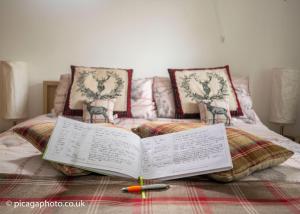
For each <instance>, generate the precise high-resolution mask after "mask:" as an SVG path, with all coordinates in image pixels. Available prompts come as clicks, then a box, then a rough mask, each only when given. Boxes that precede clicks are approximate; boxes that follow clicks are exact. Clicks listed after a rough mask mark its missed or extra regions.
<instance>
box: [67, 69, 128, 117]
mask: <svg viewBox="0 0 300 214" xmlns="http://www.w3.org/2000/svg"><path fill="white" fill-rule="evenodd" d="M71 69H72V83H71V86H70V89H69V92H68V97H67V101H66V104H65V108H64V113H63V114H64V115H66V116H82V108H83V103H84V102H86V101H87V102H91V101H94V100H97V99H98V100H102V99H114V98H116V102H115V107H114V114H117V115H118V117H131V109H130V108H131V102H130V97H131V78H132V72H133V70H131V69H128V70H126V69H112V68H96V67H83V66H71Z"/></svg>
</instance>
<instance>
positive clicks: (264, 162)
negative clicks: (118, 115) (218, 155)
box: [133, 122, 294, 182]
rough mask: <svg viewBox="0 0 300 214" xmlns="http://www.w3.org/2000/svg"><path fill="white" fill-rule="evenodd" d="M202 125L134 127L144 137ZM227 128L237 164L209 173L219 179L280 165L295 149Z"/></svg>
mask: <svg viewBox="0 0 300 214" xmlns="http://www.w3.org/2000/svg"><path fill="white" fill-rule="evenodd" d="M202 126H203V124H201V123H157V122H149V123H145V124H143V125H141V126H139V127H138V128H135V129H133V131H134V132H135V133H136V134H138V135H139V136H141V137H150V136H154V135H161V134H167V133H172V132H178V131H183V130H188V129H191V128H197V127H202ZM226 132H227V138H228V143H229V147H230V153H231V157H232V163H233V168H232V169H231V170H227V171H223V172H217V173H212V174H209V177H210V178H212V179H214V180H216V181H220V182H230V181H234V180H238V179H241V178H243V177H246V176H248V175H250V174H251V173H253V172H255V171H258V170H262V169H266V168H268V167H272V166H276V165H278V164H280V163H282V162H284V161H286V160H287V159H288V158H290V157H291V156H292V155H293V154H294V153H293V152H292V151H289V150H287V149H285V148H283V147H281V146H278V145H275V144H273V143H271V142H270V141H266V140H263V139H260V138H259V137H256V136H254V135H252V134H249V133H247V132H245V131H242V130H238V129H233V128H227V129H226Z"/></svg>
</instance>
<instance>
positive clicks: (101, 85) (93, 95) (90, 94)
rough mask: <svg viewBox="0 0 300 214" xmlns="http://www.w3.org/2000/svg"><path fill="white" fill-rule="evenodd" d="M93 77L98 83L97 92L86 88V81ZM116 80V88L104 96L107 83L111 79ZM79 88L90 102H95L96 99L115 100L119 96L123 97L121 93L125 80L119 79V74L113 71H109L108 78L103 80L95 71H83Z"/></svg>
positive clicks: (78, 82) (79, 78) (78, 84)
mask: <svg viewBox="0 0 300 214" xmlns="http://www.w3.org/2000/svg"><path fill="white" fill-rule="evenodd" d="M89 75H92V77H93V79H94V80H95V81H96V82H97V91H96V92H95V91H93V90H91V89H90V88H88V87H86V86H85V79H86V78H87V76H89ZM110 78H114V79H115V87H114V88H113V89H111V90H110V92H108V93H105V94H103V91H104V90H105V83H106V82H107V81H108V80H109V79H110ZM77 86H78V89H77V91H79V92H80V93H81V94H82V95H84V96H86V97H87V98H88V99H89V100H91V101H94V100H96V99H113V98H116V97H118V96H121V91H122V89H123V88H124V80H122V78H121V77H119V75H118V74H116V73H115V72H112V71H108V72H107V74H106V76H105V77H103V78H100V79H99V78H98V77H97V75H96V72H95V71H83V72H81V73H80V75H79V77H78V80H77Z"/></svg>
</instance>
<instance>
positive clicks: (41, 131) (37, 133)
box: [13, 122, 90, 176]
mask: <svg viewBox="0 0 300 214" xmlns="http://www.w3.org/2000/svg"><path fill="white" fill-rule="evenodd" d="M54 125H55V124H54V122H45V123H37V124H30V125H25V126H21V127H18V128H15V129H13V131H14V132H15V133H17V134H18V135H20V136H21V137H22V138H24V139H25V140H27V141H28V142H30V143H31V144H32V145H33V146H34V147H35V148H37V149H38V150H39V151H40V152H42V153H43V152H44V151H45V149H46V147H47V143H48V141H49V138H50V136H51V133H52V131H53V129H54ZM50 163H51V165H52V166H53V167H54V168H55V169H57V170H58V171H60V172H62V173H64V174H65V175H69V176H78V175H87V174H89V173H90V172H88V171H85V170H82V169H78V168H76V167H71V166H67V165H64V164H59V163H55V162H51V161H50Z"/></svg>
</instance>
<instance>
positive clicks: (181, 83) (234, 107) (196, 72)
mask: <svg viewBox="0 0 300 214" xmlns="http://www.w3.org/2000/svg"><path fill="white" fill-rule="evenodd" d="M168 71H169V75H170V79H171V84H172V88H173V92H174V98H175V107H176V110H175V116H176V118H198V117H199V109H198V106H197V102H199V100H197V99H202V98H203V96H204V95H205V93H206V92H209V93H206V95H207V94H209V95H210V97H211V96H213V95H217V94H218V93H217V92H219V91H220V90H221V82H222V81H223V80H224V81H225V83H224V84H225V85H226V87H225V88H226V89H227V94H228V95H227V96H226V99H227V100H228V103H229V107H230V113H231V116H242V115H243V112H242V109H241V106H240V103H239V100H238V98H237V95H236V92H235V89H234V86H233V84H232V80H231V76H230V71H229V66H228V65H226V66H224V67H214V68H192V69H168ZM210 76H212V78H211V79H212V80H211V81H210ZM200 82H201V83H200ZM208 82H209V83H208ZM206 83H208V84H206ZM201 84H202V85H201ZM204 84H206V85H205V86H204ZM206 86H209V89H208V90H206V92H205V90H204V87H206ZM206 88H207V87H206ZM186 90H187V91H188V92H190V93H189V94H187V93H188V92H186ZM220 93H221V92H220ZM190 96H193V97H190ZM195 96H197V97H196V99H194V98H195ZM201 97H202V98H201ZM223 99H224V98H223Z"/></svg>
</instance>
